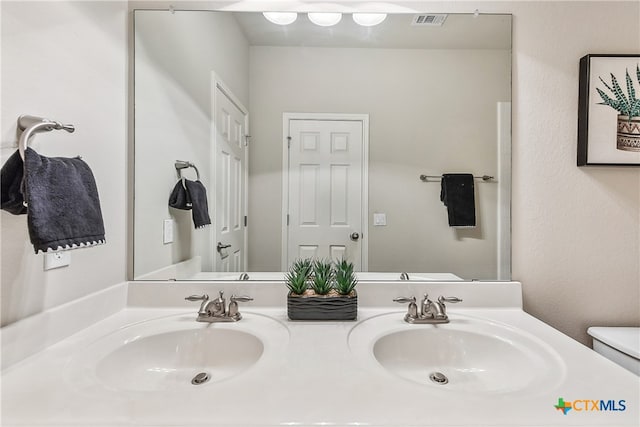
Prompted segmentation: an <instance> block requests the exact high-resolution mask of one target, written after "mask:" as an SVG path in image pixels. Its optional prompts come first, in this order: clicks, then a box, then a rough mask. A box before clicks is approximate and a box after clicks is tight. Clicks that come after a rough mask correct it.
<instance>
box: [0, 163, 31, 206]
mask: <svg viewBox="0 0 640 427" xmlns="http://www.w3.org/2000/svg"><path fill="white" fill-rule="evenodd" d="M23 169H24V163H23V162H22V157H20V152H19V151H18V150H16V152H15V153H13V154H12V155H11V157H9V159H7V162H6V163H5V164H4V165H2V170H0V186H1V187H2V191H1V192H0V194H1V196H0V199H1V204H0V208H1V209H2V210H5V211H7V212H9V213H11V214H13V215H24V214H26V213H27V205H26V204H25V203H24V197H22V171H23Z"/></svg>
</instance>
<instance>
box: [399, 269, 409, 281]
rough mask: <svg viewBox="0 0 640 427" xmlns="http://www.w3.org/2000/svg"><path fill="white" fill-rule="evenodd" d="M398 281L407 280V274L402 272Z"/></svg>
mask: <svg viewBox="0 0 640 427" xmlns="http://www.w3.org/2000/svg"><path fill="white" fill-rule="evenodd" d="M400 280H409V274H408V273H405V272H404V271H403V272H402V273H400Z"/></svg>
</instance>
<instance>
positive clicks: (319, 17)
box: [309, 12, 342, 27]
mask: <svg viewBox="0 0 640 427" xmlns="http://www.w3.org/2000/svg"><path fill="white" fill-rule="evenodd" d="M341 19H342V13H338V12H317V13H313V12H312V13H309V20H310V21H311V22H313V23H314V24H316V25H319V26H321V27H331V26H332V25H336V24H337V23H338V22H340V20H341Z"/></svg>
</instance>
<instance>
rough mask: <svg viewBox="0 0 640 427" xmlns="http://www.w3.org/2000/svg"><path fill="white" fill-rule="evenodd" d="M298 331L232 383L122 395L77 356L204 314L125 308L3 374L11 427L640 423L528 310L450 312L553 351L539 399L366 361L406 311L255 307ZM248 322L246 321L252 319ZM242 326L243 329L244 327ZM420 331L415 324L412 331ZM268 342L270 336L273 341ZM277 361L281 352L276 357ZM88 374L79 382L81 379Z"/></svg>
mask: <svg viewBox="0 0 640 427" xmlns="http://www.w3.org/2000/svg"><path fill="white" fill-rule="evenodd" d="M244 311H245V313H246V316H247V319H249V318H250V316H252V315H259V314H263V315H268V316H271V317H272V318H274V319H276V320H278V321H279V322H281V323H282V325H283V326H284V327H285V328H286V329H287V330H288V345H286V346H284V348H281V349H272V350H273V351H276V352H279V353H277V355H276V356H277V357H275V358H274V357H272V358H271V361H272V362H273V361H274V360H275V362H274V363H270V364H263V365H261V366H260V367H259V368H257V365H255V366H256V368H255V369H254V368H251V369H249V370H247V371H246V372H244V373H242V374H240V375H238V376H236V377H233V378H231V379H228V380H225V381H222V382H218V383H213V382H212V383H207V384H203V385H199V386H193V387H192V388H182V389H180V390H177V389H176V390H168V391H166V390H165V391H162V392H156V391H150V392H139V391H138V392H136V391H122V390H112V389H109V388H108V387H106V386H104V385H102V384H100V383H93V384H91V383H90V382H88V381H87V380H86V378H74V377H73V375H70V372H76V371H73V369H72V368H73V367H72V366H69V360H72V361H73V360H75V359H73V358H71V359H70V356H73V355H77V354H81V353H82V352H83V351H84V350H85V349H86V348H87V347H88V346H89V345H90V344H91V343H93V342H95V341H96V340H97V339H99V338H100V337H104V336H105V335H107V334H109V333H111V332H113V331H115V330H118V329H119V328H122V327H125V326H127V325H130V324H132V323H135V322H140V321H144V320H149V319H153V318H160V317H163V316H170V315H178V314H180V315H184V316H187V317H189V316H193V319H194V320H193V321H194V323H195V310H194V309H191V310H185V308H184V307H176V308H131V307H130V308H125V309H124V310H122V311H120V312H118V313H116V314H115V315H113V316H110V317H109V318H107V319H105V320H103V321H101V322H99V323H97V324H95V325H93V326H91V327H89V328H87V329H84V330H82V331H81V332H79V333H76V334H75V335H73V336H71V337H69V338H67V339H65V340H63V341H61V342H59V343H58V344H55V345H54V346H52V347H49V348H48V349H46V350H44V351H42V352H39V353H38V354H35V355H33V356H31V357H29V358H27V359H25V360H23V361H22V362H20V363H18V364H16V365H13V366H11V367H9V368H8V369H6V370H5V371H3V375H2V403H3V406H2V425H3V426H27V425H28V426H37V425H47V426H53V425H56V426H74V425H81V426H89V425H90V426H125V425H144V426H151V425H153V426H178V425H179V426H196V425H198V426H204V425H206V426H282V425H289V426H320V425H323V426H428V425H438V426H442V425H447V426H534V425H535V426H578V425H580V426H591V425H600V426H608V427H613V426H638V420H640V410H639V405H640V379H639V378H638V377H636V376H635V375H633V374H631V373H629V372H627V371H626V370H624V369H622V368H620V367H618V366H617V365H614V364H613V363H612V362H610V361H608V360H606V359H604V358H603V357H601V356H600V355H598V354H596V353H595V352H593V351H592V350H590V349H588V348H586V347H584V346H583V345H581V344H579V343H577V342H575V341H573V340H571V339H569V338H567V337H566V336H565V335H563V334H561V333H560V332H558V331H556V330H555V329H552V328H550V327H549V326H547V325H546V324H544V323H542V322H540V321H538V320H537V319H535V318H533V317H531V316H529V315H527V314H526V313H524V312H523V311H522V310H520V309H518V308H457V307H455V306H454V307H450V308H449V313H450V316H451V318H452V322H454V321H455V320H456V318H457V317H460V316H462V317H464V316H470V317H481V318H483V319H486V320H489V321H492V322H496V323H498V324H507V325H509V326H510V327H511V328H514V329H515V330H520V331H523V332H524V333H526V334H529V335H530V336H534V337H537V338H536V339H540V340H541V342H544V343H546V344H548V346H549V347H550V348H552V349H554V350H555V351H556V352H557V353H558V354H559V355H561V362H562V364H563V365H564V369H563V370H560V371H559V372H557V380H555V381H554V383H553V384H551V385H550V386H549V387H548V388H545V389H544V390H538V391H536V392H534V393H529V394H526V393H518V392H516V393H511V394H509V393H478V394H470V393H463V394H459V393H455V392H450V391H447V390H446V389H440V388H438V387H440V386H424V385H419V384H416V383H413V382H410V381H407V380H404V379H401V378H399V377H394V376H393V375H391V374H389V373H388V372H386V371H383V370H382V369H379V370H376V369H371V366H368V365H367V364H363V363H361V359H359V358H358V357H354V354H353V353H352V350H351V349H350V347H349V333H350V331H351V330H352V328H354V327H355V326H356V325H357V324H359V323H360V322H362V321H366V320H367V319H370V318H372V317H374V316H378V315H381V314H384V313H391V312H394V313H396V315H397V318H398V324H401V323H404V322H402V318H403V315H404V313H405V311H404V310H403V309H402V308H400V307H397V308H393V309H390V308H384V307H379V308H360V309H359V317H358V321H357V322H291V321H288V320H287V318H286V310H285V309H283V308H274V307H265V308H261V307H255V306H252V307H247V308H245V310H244ZM243 320H244V319H243ZM241 322H242V321H241ZM409 326H412V325H409ZM262 338H263V339H264V337H262ZM272 356H273V354H272ZM74 375H77V374H74ZM559 398H563V399H564V400H565V401H574V400H615V401H619V400H625V401H626V410H625V411H569V413H568V414H567V415H563V414H562V412H561V411H558V410H556V409H555V407H554V405H556V404H557V402H558V399H559Z"/></svg>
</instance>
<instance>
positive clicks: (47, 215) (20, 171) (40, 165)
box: [2, 148, 105, 253]
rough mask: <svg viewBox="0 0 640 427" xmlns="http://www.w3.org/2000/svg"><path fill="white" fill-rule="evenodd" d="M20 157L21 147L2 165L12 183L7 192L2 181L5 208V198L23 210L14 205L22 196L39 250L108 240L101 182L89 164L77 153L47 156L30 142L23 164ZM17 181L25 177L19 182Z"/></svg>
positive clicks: (9, 206) (12, 207) (13, 208)
mask: <svg viewBox="0 0 640 427" xmlns="http://www.w3.org/2000/svg"><path fill="white" fill-rule="evenodd" d="M16 156H17V158H16ZM16 159H18V160H21V159H20V157H19V156H18V154H17V152H16V153H14V154H13V155H12V156H11V158H10V159H9V161H7V164H5V166H3V173H2V179H3V180H4V179H5V173H6V175H7V176H8V179H9V181H10V183H9V185H8V186H7V194H6V195H5V186H4V184H3V186H2V193H3V194H2V200H3V206H2V209H5V203H4V201H5V200H7V209H5V210H7V211H9V212H11V213H14V214H21V213H24V212H23V211H22V210H21V209H18V208H17V207H16V206H17V203H18V201H19V200H20V199H22V198H23V197H24V201H25V202H26V205H27V209H26V213H27V226H28V228H29V237H30V238H31V243H32V244H33V248H34V250H35V252H36V253H38V252H39V251H43V252H47V251H57V250H61V249H75V248H79V247H85V246H93V245H98V244H102V243H105V238H104V223H103V220H102V211H101V210H100V200H99V198H98V188H97V186H96V182H95V179H94V177H93V173H92V172H91V169H90V168H89V165H87V164H86V163H85V162H84V161H83V160H82V159H80V158H79V157H75V158H64V157H45V156H41V155H39V154H38V153H36V152H35V151H34V150H32V149H31V148H27V149H26V150H25V162H24V167H23V168H19V167H17V165H18V163H19V162H18V161H17V160H16ZM5 168H6V171H5ZM18 181H23V182H22V186H21V188H20V187H18V186H17V185H16V183H17V182H18ZM16 190H18V193H20V194H18V193H16ZM20 203H22V202H20Z"/></svg>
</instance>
